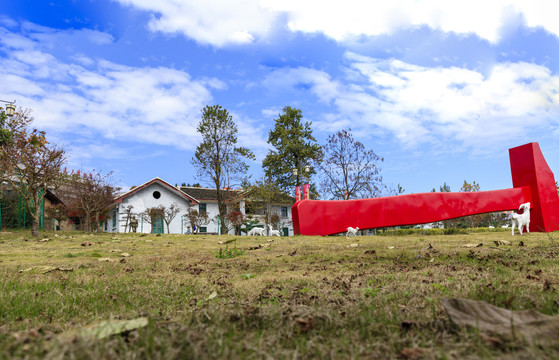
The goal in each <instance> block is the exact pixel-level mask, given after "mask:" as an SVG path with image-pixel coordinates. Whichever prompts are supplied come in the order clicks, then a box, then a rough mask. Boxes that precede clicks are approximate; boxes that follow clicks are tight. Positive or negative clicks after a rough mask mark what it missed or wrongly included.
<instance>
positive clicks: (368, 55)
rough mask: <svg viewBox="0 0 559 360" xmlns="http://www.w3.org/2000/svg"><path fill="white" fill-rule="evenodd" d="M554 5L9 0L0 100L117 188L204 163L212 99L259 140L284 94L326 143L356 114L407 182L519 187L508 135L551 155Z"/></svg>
mask: <svg viewBox="0 0 559 360" xmlns="http://www.w3.org/2000/svg"><path fill="white" fill-rule="evenodd" d="M557 14H559V3H557V2H556V1H552V0H551V1H544V0H530V1H520V0H517V1H513V0H494V1H490V2H487V1H478V0H471V1H467V2H466V1H449V0H393V1H389V2H388V1H371V0H346V1H343V2H342V1H326V0H322V1H316V0H308V1H301V0H299V1H293V0H283V1H276V0H239V1H234V2H233V1H228V0H214V1H197V0H182V1H181V0H158V1H149V0H50V1H34V0H17V1H14V0H0V69H1V71H0V99H2V100H10V101H11V100H14V99H15V100H17V103H16V104H17V105H19V106H21V107H24V108H31V109H32V110H33V116H34V117H35V122H34V126H36V127H38V128H40V129H42V130H45V131H46V132H47V136H48V137H49V139H50V140H51V142H56V143H58V144H61V145H63V146H64V147H65V148H66V149H67V152H68V155H69V167H70V168H74V169H82V170H86V171H88V170H91V169H98V170H99V169H100V170H102V171H103V172H108V171H111V170H112V171H114V178H115V180H116V181H117V183H118V184H119V185H120V186H122V187H123V188H125V189H126V188H128V187H130V186H132V185H139V184H141V183H143V182H145V181H148V180H150V179H151V178H153V177H156V176H158V177H160V178H162V179H164V180H166V181H168V182H170V183H173V184H174V183H178V184H180V183H182V182H186V183H193V182H198V181H202V179H197V178H196V177H195V173H194V171H193V167H192V165H191V163H190V159H191V158H192V156H193V151H194V149H195V147H196V145H197V144H198V143H199V142H200V137H199V135H198V134H197V133H196V125H197V124H198V122H199V121H200V114H201V112H200V110H201V109H202V108H203V107H204V106H205V105H213V104H219V105H221V106H223V107H225V108H226V109H228V110H229V112H230V113H231V114H232V116H233V119H234V120H235V121H236V123H237V125H238V127H239V142H240V144H241V145H243V146H246V147H249V148H250V149H252V150H253V152H254V153H255V154H256V156H257V161H256V162H254V163H253V164H252V170H251V172H252V174H253V178H259V177H260V176H261V175H262V170H261V161H262V159H263V158H264V156H265V155H266V153H267V151H268V145H267V143H266V140H267V136H268V132H269V131H270V129H271V128H272V126H273V124H274V121H273V120H274V119H275V118H276V117H277V115H278V113H280V112H281V109H282V108H283V107H284V106H286V105H289V106H293V107H297V108H300V109H301V110H302V111H303V116H304V118H305V119H306V120H308V121H312V124H313V125H312V127H313V130H314V135H315V136H316V138H317V140H318V142H319V143H321V144H323V143H324V142H325V139H326V138H327V136H328V135H329V134H332V133H334V132H336V131H337V130H341V129H349V128H351V129H352V132H353V134H354V136H355V137H356V138H358V139H359V140H360V141H361V142H363V143H364V144H365V145H366V146H367V147H368V148H370V149H373V150H374V151H375V152H376V153H377V154H378V155H380V156H381V157H383V158H384V163H383V164H382V174H383V176H384V179H385V182H386V183H387V184H388V185H389V186H392V187H395V186H396V185H397V184H401V185H402V186H403V187H404V188H405V189H406V192H407V193H412V192H413V193H418V192H427V191H430V190H431V189H432V188H434V187H436V188H437V189H438V187H439V186H440V185H442V184H443V183H444V182H446V183H447V184H448V185H450V187H451V189H452V190H453V191H457V190H458V189H459V188H460V187H461V185H462V183H463V181H464V180H467V181H469V182H471V181H474V180H475V181H476V182H477V183H479V184H480V185H481V189H482V190H493V189H501V188H508V187H511V186H512V182H511V176H510V167H509V162H508V149H509V148H510V147H514V146H518V145H522V144H525V143H528V142H534V141H535V142H539V144H540V146H541V148H542V151H543V153H544V156H545V157H546V159H547V162H548V164H549V165H550V167H551V169H552V170H553V171H554V172H557V171H559V142H558V141H557V140H556V139H557V138H558V136H559V61H558V59H559V22H558V21H557V20H556V15H557Z"/></svg>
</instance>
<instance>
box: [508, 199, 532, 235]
mask: <svg viewBox="0 0 559 360" xmlns="http://www.w3.org/2000/svg"><path fill="white" fill-rule="evenodd" d="M520 209H524V212H523V213H522V214H512V217H511V219H510V220H511V223H512V234H513V235H514V226H518V231H519V232H520V235H522V227H523V226H524V228H525V229H526V232H528V233H529V232H530V203H529V202H527V203H525V204H520V206H519V207H518V210H520Z"/></svg>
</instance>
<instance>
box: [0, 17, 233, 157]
mask: <svg viewBox="0 0 559 360" xmlns="http://www.w3.org/2000/svg"><path fill="white" fill-rule="evenodd" d="M47 32H48V36H49V37H50V39H51V40H53V39H54V38H55V37H56V34H55V33H52V31H51V30H49V31H47ZM0 34H1V35H5V36H2V37H0V51H2V52H4V53H5V54H6V57H2V58H0V67H1V68H2V69H3V71H2V72H0V83H1V84H2V89H0V98H3V99H4V98H7V99H12V98H16V99H17V104H18V105H20V106H23V107H28V108H31V109H34V113H33V116H34V117H35V124H34V126H36V127H38V128H41V129H43V130H46V131H47V132H52V131H54V132H57V133H59V134H67V135H66V138H67V136H68V135H70V136H76V135H79V136H83V137H86V138H90V139H103V138H105V139H106V138H109V139H110V138H113V139H119V140H132V141H137V142H141V143H148V144H160V145H169V146H173V147H178V148H183V149H193V148H194V147H195V145H196V144H197V143H198V141H199V139H198V134H197V132H196V124H197V123H198V122H199V115H200V109H202V107H203V106H204V105H206V104H207V103H208V102H211V100H212V95H211V90H212V89H213V88H223V87H224V86H225V85H224V84H222V82H221V81H219V80H217V79H210V78H203V79H199V80H197V79H192V78H191V76H190V75H189V74H188V73H186V72H184V71H180V70H176V69H172V68H168V67H141V68H140V67H131V66H124V65H119V64H115V63H111V62H108V61H104V60H93V59H88V61H85V62H84V61H81V64H69V63H63V62H61V61H59V60H58V59H56V58H55V57H54V56H52V55H50V54H49V53H48V52H46V51H44V49H43V46H45V44H44V43H42V42H41V41H38V40H37V41H34V40H32V38H37V39H40V38H43V36H41V34H38V33H32V34H31V35H29V36H21V35H14V34H13V33H11V32H9V31H8V30H6V29H2V28H0ZM66 36H67V34H66V33H65V32H61V38H65V37H66ZM80 56H81V55H78V57H80ZM68 140H69V141H70V142H71V141H72V139H71V138H70V139H68Z"/></svg>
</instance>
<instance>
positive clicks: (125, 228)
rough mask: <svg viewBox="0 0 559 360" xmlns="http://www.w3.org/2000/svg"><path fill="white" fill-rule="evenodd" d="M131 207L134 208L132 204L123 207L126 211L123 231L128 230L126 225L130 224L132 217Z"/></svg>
mask: <svg viewBox="0 0 559 360" xmlns="http://www.w3.org/2000/svg"><path fill="white" fill-rule="evenodd" d="M132 209H134V205H128V206H127V207H126V208H124V211H125V212H126V223H125V224H124V232H130V228H129V227H128V225H129V224H130V220H131V219H132Z"/></svg>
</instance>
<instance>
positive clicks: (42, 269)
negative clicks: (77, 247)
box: [19, 265, 56, 274]
mask: <svg viewBox="0 0 559 360" xmlns="http://www.w3.org/2000/svg"><path fill="white" fill-rule="evenodd" d="M54 270H56V268H55V267H53V266H46V265H38V266H32V267H30V268H27V269H25V270H20V271H19V272H20V273H25V272H35V271H36V272H38V273H41V274H46V273H48V272H51V271H54Z"/></svg>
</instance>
